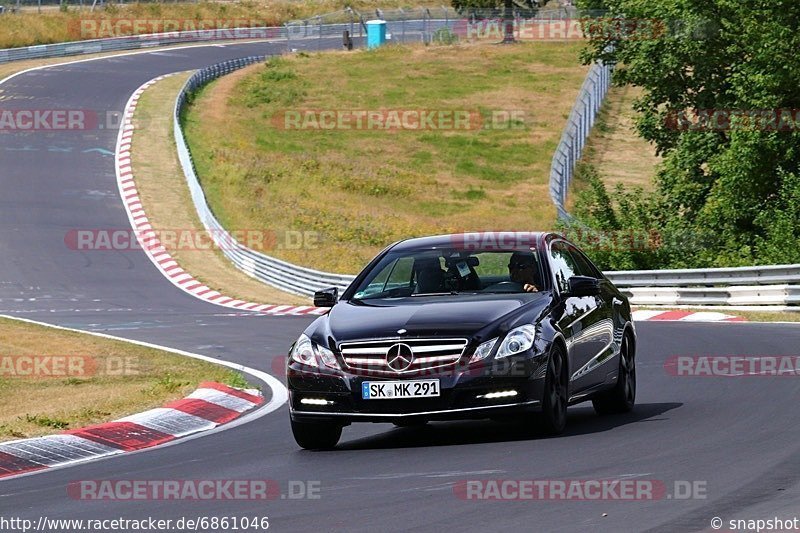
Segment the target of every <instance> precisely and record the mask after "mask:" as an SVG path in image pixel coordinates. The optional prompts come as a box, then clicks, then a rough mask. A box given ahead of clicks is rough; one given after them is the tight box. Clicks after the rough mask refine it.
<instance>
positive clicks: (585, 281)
mask: <svg viewBox="0 0 800 533" xmlns="http://www.w3.org/2000/svg"><path fill="white" fill-rule="evenodd" d="M598 294H600V280H599V279H595V278H590V277H588V276H572V277H571V278H569V296H575V297H578V298H580V297H581V296H597V295H598Z"/></svg>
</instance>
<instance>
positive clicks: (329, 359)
mask: <svg viewBox="0 0 800 533" xmlns="http://www.w3.org/2000/svg"><path fill="white" fill-rule="evenodd" d="M314 346H315V347H316V349H317V353H318V354H319V358H320V359H322V364H323V365H325V366H328V367H331V368H339V363H338V361H336V356H335V355H333V352H332V351H330V350H329V349H327V348H325V347H323V346H320V345H319V344H315V345H314Z"/></svg>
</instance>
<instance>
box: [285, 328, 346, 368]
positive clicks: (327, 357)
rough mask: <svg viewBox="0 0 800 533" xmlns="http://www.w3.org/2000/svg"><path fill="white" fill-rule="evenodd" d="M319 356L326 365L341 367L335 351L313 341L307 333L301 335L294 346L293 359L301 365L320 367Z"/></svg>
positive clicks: (291, 355)
mask: <svg viewBox="0 0 800 533" xmlns="http://www.w3.org/2000/svg"><path fill="white" fill-rule="evenodd" d="M317 356H319V360H321V361H322V364H324V365H325V366H327V367H330V368H339V363H338V362H337V361H336V356H335V355H333V352H332V351H330V350H329V349H327V348H325V347H323V346H320V345H319V344H315V343H313V342H311V339H309V338H308V336H306V335H300V338H298V339H297V342H296V343H294V348H293V349H292V353H291V354H290V357H291V359H292V360H293V361H295V362H297V363H300V364H301V365H307V366H315V367H319V362H318V361H317Z"/></svg>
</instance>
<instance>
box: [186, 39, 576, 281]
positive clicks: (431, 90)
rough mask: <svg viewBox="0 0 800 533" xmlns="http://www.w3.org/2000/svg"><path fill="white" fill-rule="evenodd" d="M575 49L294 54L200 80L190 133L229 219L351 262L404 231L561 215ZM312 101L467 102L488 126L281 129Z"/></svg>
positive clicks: (351, 104) (462, 47)
mask: <svg viewBox="0 0 800 533" xmlns="http://www.w3.org/2000/svg"><path fill="white" fill-rule="evenodd" d="M581 46H582V44H581V43H554V42H538V43H524V44H517V45H514V46H497V45H494V44H459V45H454V46H433V47H424V46H421V45H420V46H408V47H406V46H402V47H401V46H387V47H383V48H380V49H377V50H372V51H356V52H349V53H347V52H332V53H316V54H305V53H300V54H296V55H292V56H289V57H284V58H277V59H273V60H271V61H270V62H269V63H268V64H267V65H266V66H264V65H257V66H253V67H251V68H249V69H246V70H243V71H240V72H238V73H236V74H233V75H231V76H226V77H224V78H222V79H220V80H217V81H216V82H214V83H212V84H211V85H210V86H207V87H206V88H204V89H203V90H201V92H200V93H199V94H198V95H197V97H196V98H195V100H194V103H193V105H192V106H191V107H190V109H189V111H188V112H187V115H186V117H185V120H184V122H185V131H186V134H187V137H188V141H189V144H190V146H191V149H192V153H193V156H194V158H195V162H196V164H197V168H198V173H199V176H200V179H201V181H202V184H203V188H204V190H205V192H206V195H207V197H208V199H209V203H210V205H211V206H212V207H213V209H214V212H215V213H216V214H217V215H218V217H219V219H220V221H221V222H222V223H223V225H225V226H226V227H227V228H229V229H239V230H244V229H252V228H269V229H270V230H271V231H274V232H275V234H276V235H278V236H281V235H284V234H288V233H289V232H296V231H300V232H309V233H310V234H311V235H312V238H313V239H314V245H312V244H311V243H306V244H307V245H306V246H302V247H300V248H297V249H292V248H290V247H283V248H276V249H275V250H273V251H272V252H271V253H273V255H276V256H278V257H281V258H283V259H285V260H288V261H292V262H294V263H299V264H302V265H308V266H313V267H316V268H320V269H325V270H332V271H336V272H344V273H352V272H355V271H357V270H358V269H359V268H361V267H362V266H363V265H364V264H365V262H366V261H368V260H369V259H370V258H371V257H372V256H373V255H374V254H375V253H376V252H377V251H378V250H379V249H380V248H382V247H383V246H385V245H386V244H388V243H390V242H392V241H394V240H397V239H401V238H406V237H411V236H418V235H426V234H435V233H444V232H453V231H468V230H501V229H518V230H519V229H530V230H534V229H545V228H549V227H552V225H553V222H554V219H555V210H554V208H553V206H552V204H551V201H550V197H549V193H548V171H549V166H550V161H551V158H552V154H553V150H554V149H555V146H556V145H557V143H558V139H559V137H560V135H561V131H562V129H563V127H564V123H565V120H566V118H567V116H568V114H569V111H570V109H571V107H572V105H573V103H574V100H575V98H576V96H577V93H578V90H579V88H580V86H581V83H582V81H583V79H584V76H585V74H586V67H584V66H582V65H580V64H579V61H578V52H579V49H580V47H581ZM310 110H333V111H337V110H338V111H343V112H347V111H348V110H362V111H363V110H369V111H377V110H383V111H387V110H388V111H392V110H393V111H403V110H433V111H442V112H444V113H447V112H452V111H457V110H463V111H471V112H474V113H476V114H477V115H480V116H481V117H482V119H483V123H482V124H483V125H482V127H479V128H477V129H447V128H442V129H422V130H409V129H395V130H376V129H366V128H363V129H359V128H357V127H354V128H351V129H344V128H337V129H333V130H321V129H317V130H311V129H286V127H285V124H284V123H283V122H282V120H283V119H284V118H285V117H286V116H288V115H287V114H286V113H287V112H288V113H292V112H300V113H305V112H306V111H310ZM495 112H501V113H502V112H518V113H521V116H522V117H523V120H519V121H507V122H504V121H503V120H502V119H499V120H498V121H496V122H494V123H493V122H491V117H492V116H499V115H493V113H495ZM473 124H474V123H473ZM492 126H494V127H492ZM220 132H225V133H224V135H220ZM279 240H280V239H279Z"/></svg>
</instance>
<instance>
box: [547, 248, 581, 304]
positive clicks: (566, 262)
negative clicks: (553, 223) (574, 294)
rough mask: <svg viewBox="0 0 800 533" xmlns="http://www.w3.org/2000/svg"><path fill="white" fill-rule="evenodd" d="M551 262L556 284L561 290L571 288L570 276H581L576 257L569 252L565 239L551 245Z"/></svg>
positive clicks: (564, 290)
mask: <svg viewBox="0 0 800 533" xmlns="http://www.w3.org/2000/svg"><path fill="white" fill-rule="evenodd" d="M550 262H551V263H552V265H553V275H554V276H555V278H556V285H557V286H558V289H559V290H560V291H561V292H566V291H568V290H569V278H571V277H572V276H579V275H580V274H578V267H577V265H576V264H575V259H574V258H573V257H572V254H570V253H569V248H568V247H567V245H566V243H565V242H563V241H556V242H554V243H553V244H551V245H550Z"/></svg>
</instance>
